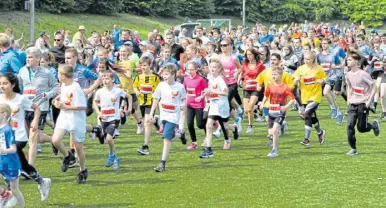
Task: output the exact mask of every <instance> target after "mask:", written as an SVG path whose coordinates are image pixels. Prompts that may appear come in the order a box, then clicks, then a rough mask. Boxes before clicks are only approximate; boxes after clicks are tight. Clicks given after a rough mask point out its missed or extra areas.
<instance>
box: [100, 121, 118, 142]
mask: <svg viewBox="0 0 386 208" xmlns="http://www.w3.org/2000/svg"><path fill="white" fill-rule="evenodd" d="M119 123H120V121H119V120H113V121H110V122H103V121H102V122H101V124H102V129H103V134H104V137H105V138H106V136H107V135H108V134H109V135H110V136H112V137H113V138H114V139H115V136H114V132H115V129H118V127H119Z"/></svg>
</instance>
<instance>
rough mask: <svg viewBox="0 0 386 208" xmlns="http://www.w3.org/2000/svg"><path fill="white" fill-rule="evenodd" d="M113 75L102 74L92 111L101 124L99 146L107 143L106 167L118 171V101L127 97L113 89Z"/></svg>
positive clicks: (108, 72) (125, 94)
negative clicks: (115, 141)
mask: <svg viewBox="0 0 386 208" xmlns="http://www.w3.org/2000/svg"><path fill="white" fill-rule="evenodd" d="M113 81H114V74H113V73H112V72H110V71H106V72H103V73H102V83H103V86H104V87H103V88H101V89H99V90H98V91H97V92H96V93H95V97H94V110H95V112H96V113H97V114H98V117H99V119H100V120H101V124H102V129H103V130H102V134H103V135H102V136H99V138H100V140H99V142H100V143H101V144H104V143H108V144H109V148H110V152H109V154H108V158H107V162H106V167H111V166H113V170H118V169H119V165H120V159H119V158H118V157H117V154H116V149H115V143H114V139H115V134H114V133H115V131H116V130H117V129H118V126H119V123H120V120H121V115H120V107H119V103H120V99H121V97H127V93H126V92H125V91H123V90H122V89H120V88H116V87H114V83H113Z"/></svg>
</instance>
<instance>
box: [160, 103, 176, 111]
mask: <svg viewBox="0 0 386 208" xmlns="http://www.w3.org/2000/svg"><path fill="white" fill-rule="evenodd" d="M161 107H162V110H163V111H165V112H168V113H174V112H176V106H175V105H174V104H168V103H162V104H161Z"/></svg>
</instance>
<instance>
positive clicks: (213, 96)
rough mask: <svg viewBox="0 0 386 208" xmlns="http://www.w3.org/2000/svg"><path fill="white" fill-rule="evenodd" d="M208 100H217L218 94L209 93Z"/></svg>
mask: <svg viewBox="0 0 386 208" xmlns="http://www.w3.org/2000/svg"><path fill="white" fill-rule="evenodd" d="M208 99H209V100H218V99H220V96H219V95H218V94H217V93H209V98H208Z"/></svg>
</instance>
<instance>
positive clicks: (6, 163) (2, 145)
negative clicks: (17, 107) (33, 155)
mask: <svg viewBox="0 0 386 208" xmlns="http://www.w3.org/2000/svg"><path fill="white" fill-rule="evenodd" d="M15 144H16V140H15V133H14V131H13V130H12V127H11V126H8V125H6V126H4V127H2V128H0V149H9V148H10V147H11V145H15ZM20 169H21V164H20V159H19V156H18V155H17V153H11V154H6V155H0V171H5V170H20Z"/></svg>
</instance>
